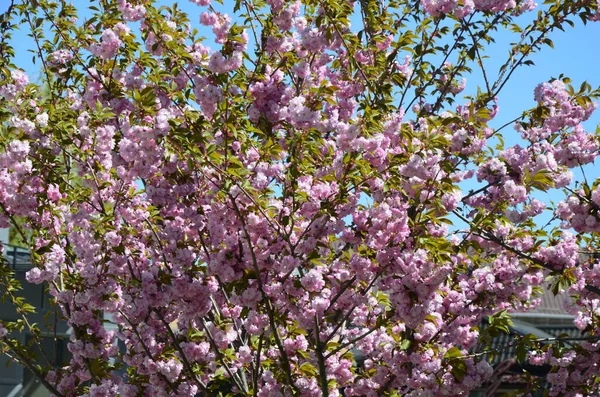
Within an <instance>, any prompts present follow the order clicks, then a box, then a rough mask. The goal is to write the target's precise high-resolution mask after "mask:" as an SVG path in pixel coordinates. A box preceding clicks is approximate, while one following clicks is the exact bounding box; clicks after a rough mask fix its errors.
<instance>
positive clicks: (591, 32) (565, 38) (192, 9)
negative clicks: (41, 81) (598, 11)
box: [0, 0, 600, 201]
mask: <svg viewBox="0 0 600 397" xmlns="http://www.w3.org/2000/svg"><path fill="white" fill-rule="evenodd" d="M86 3H87V2H84V1H83V0H77V2H76V4H77V5H82V6H83V4H86ZM158 3H160V4H168V5H170V4H171V3H172V1H171V0H161V1H158ZM224 3H225V4H226V5H229V6H231V5H232V3H233V2H232V1H231V0H224ZM540 3H541V1H540ZM7 6H8V0H0V12H3V11H4V10H5V9H6V7H7ZM215 6H217V7H218V9H220V10H223V11H227V10H226V8H223V7H222V6H219V5H215ZM82 8H83V7H82ZM179 8H180V9H182V10H184V11H186V12H187V13H188V14H189V15H190V20H191V21H192V23H193V24H194V27H196V28H198V29H199V30H200V31H202V29H206V28H204V27H203V26H201V25H200V23H199V22H198V17H199V14H200V12H201V11H203V10H204V9H203V8H201V7H198V6H196V5H195V4H193V3H191V2H190V1H187V0H183V1H181V2H180V3H179ZM535 15H536V12H533V13H528V14H527V15H525V16H522V17H520V18H519V20H520V21H521V22H523V23H525V22H527V21H528V20H531V19H532V18H534V17H535ZM575 22H576V26H575V28H572V29H567V30H566V31H565V32H561V31H556V32H554V34H553V35H552V36H551V39H552V40H553V42H554V49H552V48H550V47H545V48H544V49H543V50H542V52H541V53H538V54H535V55H533V57H532V58H531V59H532V60H533V61H534V62H535V65H534V66H524V67H521V68H519V69H518V70H517V71H516V73H514V74H513V76H512V77H511V79H510V80H509V82H508V83H507V85H506V86H505V87H504V89H503V91H502V92H501V94H500V98H499V101H498V103H499V105H500V113H499V114H498V116H497V118H496V120H494V122H493V124H492V125H493V126H496V127H497V126H500V125H502V124H504V123H505V122H507V121H510V120H512V119H514V118H516V117H517V116H518V115H520V114H521V113H522V112H523V111H524V110H526V109H529V108H532V107H534V106H535V105H536V104H535V102H534V100H533V90H534V88H535V87H536V85H538V84H539V83H541V82H543V81H547V80H548V79H550V78H551V77H557V76H558V75H560V74H561V73H563V74H565V75H567V76H569V77H570V78H571V79H572V81H573V85H574V86H575V87H576V88H578V87H579V85H580V84H581V83H582V82H583V81H587V82H588V83H589V84H590V85H591V86H592V87H598V86H600V73H599V70H600V68H599V65H600V22H596V23H588V24H587V25H586V26H584V25H583V23H581V21H580V20H576V21H575ZM205 36H206V37H211V36H212V33H211V32H207V33H206V34H205ZM518 39H519V38H518V36H516V35H515V34H514V33H512V32H508V31H500V32H497V36H496V44H495V45H493V46H492V47H489V48H487V50H486V52H485V54H484V55H485V56H487V57H489V58H488V59H487V60H486V61H485V63H486V65H488V68H486V69H488V73H489V74H490V78H492V79H493V77H494V76H496V73H497V70H498V67H499V66H500V65H501V64H502V63H503V62H504V61H505V60H506V57H507V54H508V49H509V44H510V42H513V41H518ZM13 44H14V47H15V49H16V50H17V57H16V59H15V62H14V63H15V64H17V65H18V66H19V67H21V68H23V69H24V70H26V71H27V72H28V74H29V75H30V78H31V80H34V81H35V80H36V79H37V78H39V74H40V73H39V71H40V66H39V64H38V65H34V64H32V62H31V57H32V54H31V53H29V52H27V49H28V48H32V45H33V44H32V41H31V39H30V38H28V37H27V32H25V31H21V32H15V34H14V36H13ZM206 44H211V42H210V41H208V42H207V43H206ZM482 83H483V79H482V78H481V74H480V72H479V71H475V72H474V75H472V76H471V77H469V79H468V82H467V89H466V90H465V93H467V94H469V93H470V94H472V93H474V92H475V91H476V87H477V85H478V84H482ZM599 121H600V110H598V111H597V112H596V114H594V115H593V116H592V118H591V119H590V120H589V121H588V122H587V123H586V124H585V126H586V128H587V129H588V131H593V130H594V129H595V128H596V126H597V125H598V122H599ZM503 135H504V138H505V141H506V143H507V144H509V145H510V144H514V143H515V142H518V134H517V133H516V132H515V131H514V130H512V129H511V128H507V129H505V130H504V131H503ZM586 173H587V176H588V178H590V177H591V178H597V177H600V167H595V166H593V165H592V166H590V167H588V169H587V170H586ZM575 174H576V179H578V178H577V177H578V176H579V175H578V174H580V173H579V172H577V171H576V172H575ZM554 194H556V193H554ZM540 195H542V196H543V195H544V194H543V193H540ZM540 199H543V200H548V199H553V200H555V201H556V200H560V199H562V197H559V196H554V197H545V198H542V197H540Z"/></svg>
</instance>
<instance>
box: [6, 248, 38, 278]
mask: <svg viewBox="0 0 600 397" xmlns="http://www.w3.org/2000/svg"><path fill="white" fill-rule="evenodd" d="M2 245H3V246H4V252H3V254H4V259H6V261H7V262H8V266H10V267H11V268H12V269H13V270H14V271H21V272H24V271H27V270H29V269H31V267H32V266H33V265H32V264H31V253H30V252H29V250H28V249H27V248H23V247H17V246H16V245H12V244H2Z"/></svg>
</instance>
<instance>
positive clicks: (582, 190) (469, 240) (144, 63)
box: [0, 0, 600, 397]
mask: <svg viewBox="0 0 600 397" xmlns="http://www.w3.org/2000/svg"><path fill="white" fill-rule="evenodd" d="M192 2H193V3H196V4H197V5H198V6H199V7H202V13H201V16H200V21H190V20H189V17H188V16H187V15H186V14H185V13H184V12H182V11H181V10H180V8H179V7H178V6H177V4H173V5H170V6H168V7H166V6H158V5H156V4H154V2H153V1H151V0H99V1H93V2H90V3H89V4H87V3H86V4H84V2H77V7H82V8H83V7H86V6H89V10H87V11H86V12H87V13H85V14H82V15H85V17H84V18H83V19H81V20H78V19H77V12H78V10H77V9H76V8H75V7H74V6H72V5H70V4H69V3H67V2H66V1H62V0H61V1H50V0H35V1H34V0H29V1H23V2H22V3H19V4H16V3H15V4H12V5H11V7H10V8H9V10H8V11H7V12H6V13H5V14H3V15H2V19H1V21H0V29H1V30H2V41H1V43H0V52H1V55H2V56H1V57H0V76H1V79H0V121H1V122H2V123H3V124H4V126H5V130H4V132H3V133H2V136H1V137H0V180H1V181H2V183H0V223H1V224H2V225H1V226H4V227H6V226H8V225H11V226H12V227H13V228H15V230H16V231H17V233H19V235H20V236H21V238H22V240H23V241H24V242H25V243H26V245H27V247H29V249H30V250H31V252H32V259H33V262H34V265H35V267H34V268H33V269H32V270H30V271H29V272H28V274H27V279H28V281H29V282H31V283H47V285H48V286H49V292H50V294H51V295H52V296H53V299H54V302H55V304H56V305H57V306H58V307H59V308H60V310H61V312H62V316H63V317H64V319H66V320H67V321H68V324H69V325H70V327H72V331H73V332H72V336H71V340H70V342H69V350H70V352H71V353H72V355H73V357H72V360H71V362H70V363H69V365H68V366H66V367H63V368H52V367H51V366H45V367H44V366H41V367H37V366H36V365H34V364H32V363H34V361H32V360H33V359H32V357H30V355H29V354H28V353H27V346H24V345H22V344H20V343H18V339H16V338H14V337H13V335H14V333H15V332H18V331H24V330H30V332H33V333H34V334H35V329H36V325H35V324H31V323H30V322H28V321H27V318H28V316H29V314H30V312H31V311H32V310H33V307H31V306H28V305H26V303H24V302H22V300H20V299H19V298H18V296H16V295H14V291H17V290H18V289H19V288H20V286H19V283H18V282H17V280H16V279H15V277H14V274H13V273H12V272H11V271H10V270H9V268H8V265H4V266H3V267H1V268H0V278H1V280H0V281H1V283H2V285H3V289H2V291H3V294H4V298H5V299H7V300H8V301H9V302H12V304H14V305H15V306H16V307H18V308H19V310H18V312H19V314H20V315H21V317H22V318H21V319H19V320H18V321H16V322H8V321H5V322H0V346H1V347H2V351H3V352H5V353H7V354H10V355H11V357H14V359H15V360H17V361H19V362H22V363H23V364H24V365H27V366H28V368H30V370H31V371H33V372H34V374H35V375H37V376H38V377H40V379H41V380H42V381H43V382H44V385H45V386H46V387H47V388H48V389H49V390H50V391H51V392H52V393H53V394H54V395H56V396H76V395H77V396H79V395H86V396H117V395H118V396H123V397H124V396H142V395H148V396H166V395H177V396H195V395H200V396H212V395H223V396H242V395H244V396H245V395H254V396H279V395H286V396H288V395H301V396H319V395H322V396H338V395H344V396H362V395H368V396H372V395H387V396H399V395H410V396H433V395H435V396H437V395H465V394H467V393H468V392H469V391H470V390H474V389H476V388H477V387H479V386H480V385H481V384H483V383H484V382H486V381H487V380H489V379H490V378H491V377H492V375H493V368H492V367H491V366H490V364H489V362H488V361H487V359H486V357H488V356H487V355H486V354H487V352H488V350H487V349H489V347H490V346H489V344H490V343H491V340H492V339H493V337H494V336H496V335H498V334H499V333H501V332H506V331H508V329H509V326H510V325H511V321H510V313H511V312H514V311H522V310H527V309H530V308H533V307H535V306H536V305H537V304H539V299H537V298H539V296H540V294H541V293H542V291H543V290H544V288H546V287H547V286H548V285H551V286H552V291H553V292H554V293H558V292H566V293H568V294H571V295H573V296H574V297H575V299H574V300H573V301H572V303H571V308H570V310H572V313H573V314H574V315H575V323H576V325H577V327H579V328H580V329H581V332H582V336H581V338H578V339H576V340H570V341H567V339H568V338H567V337H565V338H557V339H556V340H545V341H539V340H537V338H536V337H535V336H533V335H528V336H526V337H525V338H523V339H522V340H521V341H520V342H516V343H518V344H517V349H518V356H519V357H518V358H519V360H520V361H521V362H524V361H527V360H529V361H530V363H531V364H532V365H545V364H549V365H551V366H552V370H551V374H550V375H548V380H549V381H550V383H551V385H552V389H551V395H573V396H574V395H581V394H585V395H590V394H593V393H594V392H598V390H599V388H600V368H599V367H598V366H597V365H596V366H589V363H598V362H600V353H599V352H598V350H599V348H600V342H598V339H599V335H600V330H599V319H600V312H598V307H600V295H599V294H598V293H599V292H600V289H599V288H600V273H599V271H598V259H597V258H593V257H590V258H588V257H586V258H584V257H582V256H581V255H580V251H581V250H595V249H596V247H597V238H598V232H599V231H600V221H599V219H600V218H599V214H598V210H599V208H600V182H599V181H593V180H589V181H588V180H584V181H580V182H579V183H578V184H575V183H574V182H573V180H572V179H573V174H572V173H571V171H570V170H571V169H574V168H580V167H582V166H584V165H586V164H591V163H593V162H594V160H595V158H596V157H597V156H598V153H599V144H600V142H599V140H598V136H597V134H595V133H590V132H586V131H585V129H584V127H583V126H582V122H584V121H585V120H587V119H588V118H589V117H590V116H591V114H592V113H593V111H594V110H595V108H596V104H595V102H594V99H596V98H597V97H598V94H599V91H598V90H596V89H593V88H592V87H590V86H589V85H588V84H586V83H584V84H582V85H581V86H580V88H579V89H576V88H574V87H573V86H572V85H571V83H570V80H569V79H568V78H566V77H564V76H560V77H559V78H558V79H553V80H551V81H549V82H544V83H541V84H540V85H539V86H538V88H537V89H536V91H535V100H536V102H537V107H536V108H534V109H531V110H528V111H525V112H524V113H523V114H522V116H520V117H519V118H517V119H516V120H513V121H511V122H509V123H507V124H505V125H504V126H502V127H498V128H493V127H492V126H493V125H494V124H493V119H494V118H495V117H496V114H497V113H498V104H497V103H496V101H497V99H496V98H497V96H498V94H499V93H500V92H501V90H502V89H503V88H504V86H505V84H506V82H507V81H508V80H509V79H510V78H511V76H512V75H513V73H514V71H515V70H516V69H517V68H519V67H522V66H526V65H530V64H531V63H532V61H531V59H530V57H531V55H532V54H534V53H535V52H537V51H540V50H542V49H543V47H548V46H549V47H552V41H551V39H550V36H551V35H552V34H554V33H555V32H557V31H560V30H565V29H569V28H570V27H571V26H572V25H573V24H574V20H577V19H581V20H582V21H583V22H584V23H587V22H592V21H595V20H597V19H600V18H599V17H598V13H597V11H598V10H597V3H596V1H589V0H577V1H568V2H565V1H559V0H550V1H547V2H546V4H545V5H543V6H540V7H539V10H537V11H536V10H535V8H536V5H535V4H533V2H531V1H530V0H525V1H521V0H517V1H514V0H465V1H462V0H461V1H458V0H389V1H386V2H381V1H375V0H361V1H357V2H352V1H339V0H319V1H317V0H303V1H300V0H296V1H293V0H267V1H261V0H236V1H235V2H233V1H232V2H225V3H227V4H225V5H223V6H220V5H218V4H211V1H210V0H194V1H192ZM224 6H231V7H232V8H231V10H229V11H228V12H229V13H230V15H227V14H225V13H224V11H222V8H223V7H224ZM79 11H81V10H79ZM522 13H525V14H526V15H528V16H530V20H531V22H530V23H529V24H527V23H525V24H521V25H520V24H519V23H521V22H522V21H523V19H520V18H517V16H518V15H520V14H522ZM199 23H200V24H201V25H204V26H205V28H203V29H202V30H200V31H199V30H198V28H197V27H198V26H199V25H198V24H199ZM17 29H27V30H28V31H29V32H30V33H31V37H32V38H33V40H34V43H35V49H34V56H33V59H32V61H34V62H35V63H36V65H39V67H41V69H42V80H43V81H42V82H41V83H40V84H36V83H31V82H30V81H29V79H28V77H27V75H26V74H25V73H24V72H23V71H22V70H21V69H19V66H23V65H13V64H12V63H11V62H12V59H13V57H14V50H13V49H12V48H11V41H10V37H11V33H12V32H14V31H16V30H17ZM503 29H510V30H513V31H514V32H516V37H517V39H518V42H516V43H513V44H512V45H511V49H510V51H509V54H508V57H507V59H506V62H505V63H504V64H503V65H502V66H501V68H500V69H499V70H498V71H492V70H489V68H487V69H486V67H485V64H486V63H485V60H486V56H485V50H486V48H488V47H489V46H490V45H491V44H492V43H493V42H494V37H496V35H497V33H498V31H499V30H503ZM210 30H212V34H211V35H209V36H211V37H210V38H208V39H207V38H202V37H201V33H205V32H206V31H210ZM474 73H481V75H482V76H483V83H482V86H481V87H479V88H478V90H477V94H476V95H473V96H470V97H462V96H461V95H460V93H461V91H463V89H464V88H465V84H466V80H465V79H466V77H467V76H469V75H471V74H474ZM510 126H514V129H515V130H516V131H517V132H518V133H519V134H520V136H521V140H520V142H519V144H515V143H514V142H513V144H511V145H508V144H505V143H504V142H505V141H504V139H503V138H502V134H503V132H504V130H505V129H507V128H508V127H510ZM561 191H564V192H565V193H566V195H567V196H566V197H565V199H564V200H562V201H560V202H559V203H558V204H557V205H556V206H555V207H552V206H551V205H550V204H548V203H544V202H542V201H541V200H540V197H542V196H540V195H539V193H536V192H552V194H560V193H561ZM540 214H552V215H553V216H555V217H556V219H560V220H561V221H562V223H561V224H560V225H557V222H554V223H552V222H551V223H549V224H548V225H546V226H544V227H541V226H539V225H537V224H536V222H535V221H534V218H536V217H538V215H540ZM536 219H540V218H539V217H538V218H536ZM546 219H547V218H546ZM573 232H574V233H576V234H574V233H573ZM107 318H108V319H110V321H109V320H107ZM484 318H489V320H488V324H489V325H488V326H487V328H485V329H482V328H481V324H482V320H483V319H484ZM108 322H112V324H113V325H114V326H115V327H116V328H117V329H118V331H117V332H113V331H110V330H108V327H107V324H108ZM117 341H119V342H120V344H121V346H122V348H121V349H119V348H118V346H117ZM542 342H543V343H542ZM531 384H532V385H533V384H536V382H531ZM577 393H579V394H577Z"/></svg>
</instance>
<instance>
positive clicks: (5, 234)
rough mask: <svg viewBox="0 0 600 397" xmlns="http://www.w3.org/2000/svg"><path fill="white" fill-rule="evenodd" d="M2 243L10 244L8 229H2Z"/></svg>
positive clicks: (0, 232)
mask: <svg viewBox="0 0 600 397" xmlns="http://www.w3.org/2000/svg"><path fill="white" fill-rule="evenodd" d="M0 242H2V243H5V244H8V228H4V229H0Z"/></svg>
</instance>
